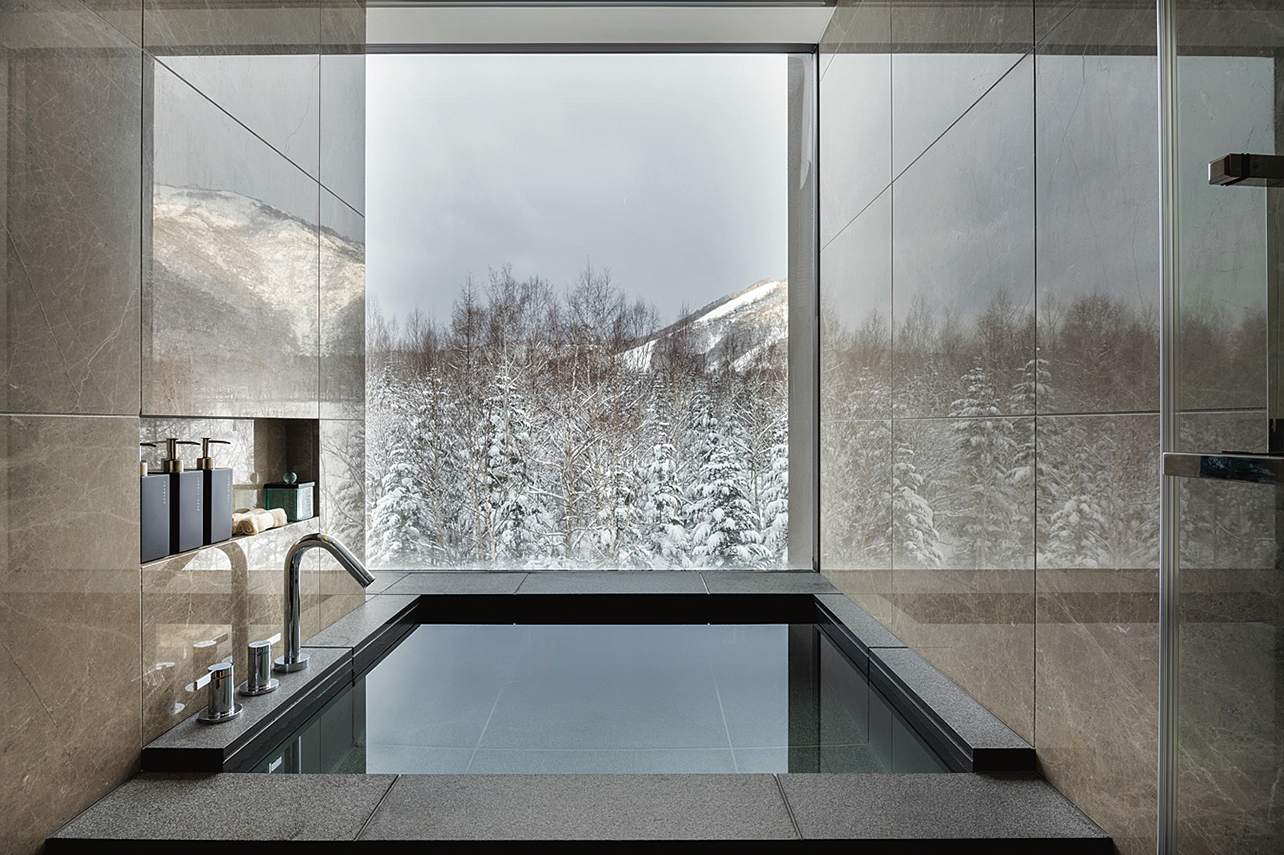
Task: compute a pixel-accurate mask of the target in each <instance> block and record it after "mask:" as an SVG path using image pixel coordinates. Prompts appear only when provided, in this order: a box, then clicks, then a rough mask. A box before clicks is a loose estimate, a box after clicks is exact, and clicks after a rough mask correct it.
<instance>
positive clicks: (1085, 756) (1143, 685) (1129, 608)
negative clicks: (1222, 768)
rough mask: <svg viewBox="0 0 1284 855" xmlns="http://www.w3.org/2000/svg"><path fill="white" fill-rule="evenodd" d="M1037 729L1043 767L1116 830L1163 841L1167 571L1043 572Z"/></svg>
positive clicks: (1129, 853)
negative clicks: (1162, 613) (1162, 584)
mask: <svg viewBox="0 0 1284 855" xmlns="http://www.w3.org/2000/svg"><path fill="white" fill-rule="evenodd" d="M1037 603H1038V606H1037V608H1038V611H1037V621H1038V644H1037V645H1036V646H1035V656H1036V662H1035V698H1036V699H1037V703H1036V706H1035V722H1036V727H1035V734H1034V742H1035V745H1036V747H1037V750H1038V756H1039V762H1040V768H1041V770H1042V772H1043V774H1044V775H1045V776H1046V777H1047V778H1048V780H1049V782H1051V783H1052V785H1053V786H1055V787H1056V788H1057V789H1058V790H1060V791H1061V793H1062V794H1063V795H1065V796H1066V797H1067V798H1069V799H1070V800H1071V801H1073V802H1074V803H1075V804H1076V805H1078V806H1079V807H1080V808H1081V809H1082V810H1083V811H1084V812H1085V813H1087V814H1088V815H1089V816H1091V817H1092V818H1093V820H1095V821H1096V822H1097V823H1098V824H1099V825H1101V826H1102V827H1103V828H1104V829H1106V831H1107V832H1108V833H1109V834H1110V835H1111V837H1112V838H1114V841H1115V845H1116V846H1117V847H1118V850H1119V852H1121V853H1123V855H1151V853H1153V852H1154V851H1155V843H1156V841H1155V828H1156V823H1157V820H1158V804H1159V794H1158V776H1159V770H1158V763H1157V759H1156V758H1157V757H1158V740H1159V733H1158V721H1159V572H1158V570H1157V569H1149V570H1136V571H1122V572H1121V571H1116V570H1110V571H1105V572H1102V571H1094V570H1084V569H1066V570H1043V569H1040V570H1039V573H1038V594H1037Z"/></svg>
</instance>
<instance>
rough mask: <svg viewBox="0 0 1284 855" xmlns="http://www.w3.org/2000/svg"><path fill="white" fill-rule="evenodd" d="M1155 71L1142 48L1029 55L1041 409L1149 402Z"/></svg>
mask: <svg viewBox="0 0 1284 855" xmlns="http://www.w3.org/2000/svg"><path fill="white" fill-rule="evenodd" d="M1153 15H1154V10H1153V4H1152V9H1151V20H1150V22H1149V27H1148V28H1146V29H1142V28H1140V27H1134V28H1133V29H1134V32H1136V35H1137V39H1138V40H1141V39H1142V38H1144V37H1145V36H1146V35H1149V36H1150V37H1151V38H1153V30H1154V20H1153ZM1084 17H1088V18H1091V17H1092V16H1084V15H1078V14H1076V15H1072V16H1071V17H1070V19H1069V20H1067V21H1066V22H1065V27H1064V28H1070V27H1071V25H1072V24H1074V23H1076V22H1078V21H1079V20H1080V19H1082V18H1084ZM1061 29H1062V28H1058V30H1057V31H1054V33H1053V34H1052V35H1051V36H1050V37H1049V41H1055V40H1056V38H1057V37H1058V36H1059V35H1060V31H1061ZM1108 35H1109V36H1110V37H1112V38H1118V34H1117V33H1110V34H1108ZM1057 47H1059V46H1057ZM1052 49H1053V48H1052V47H1049V48H1048V50H1052ZM1155 77H1156V59H1155V56H1154V55H1153V54H1151V55H1142V56H1112V55H1088V56H1084V55H1082V54H1077V53H1076V54H1071V55H1061V54H1056V53H1050V54H1044V55H1040V56H1039V57H1038V60H1037V69H1036V93H1037V98H1036V117H1035V124H1036V128H1037V132H1036V146H1037V152H1038V155H1039V156H1038V158H1037V162H1038V181H1037V191H1036V192H1037V194H1038V199H1039V217H1038V236H1037V247H1038V253H1037V255H1038V265H1039V269H1038V283H1039V320H1038V323H1039V355H1040V357H1042V358H1043V359H1044V360H1046V372H1047V377H1046V379H1045V381H1044V388H1043V390H1042V392H1043V394H1041V395H1040V397H1039V412H1041V413H1049V412H1051V413H1057V412H1075V413H1082V412H1112V411H1116V412H1117V411H1156V410H1158V409H1159V221H1158V219H1157V218H1156V217H1155V216H1154V212H1155V211H1157V210H1158V209H1159V198H1158V197H1159V185H1158V182H1156V181H1155V174H1154V170H1155V151H1154V148H1155V146H1154V140H1155V138H1156V134H1157V132H1158V131H1157V128H1156V124H1157V117H1156V113H1155V109H1154V93H1155V88H1156V85H1157V84H1156V81H1155ZM1070 105H1073V106H1072V108H1071V106H1070ZM1112 117H1113V118H1112ZM1121 117H1127V119H1126V120H1123V119H1122V118H1121Z"/></svg>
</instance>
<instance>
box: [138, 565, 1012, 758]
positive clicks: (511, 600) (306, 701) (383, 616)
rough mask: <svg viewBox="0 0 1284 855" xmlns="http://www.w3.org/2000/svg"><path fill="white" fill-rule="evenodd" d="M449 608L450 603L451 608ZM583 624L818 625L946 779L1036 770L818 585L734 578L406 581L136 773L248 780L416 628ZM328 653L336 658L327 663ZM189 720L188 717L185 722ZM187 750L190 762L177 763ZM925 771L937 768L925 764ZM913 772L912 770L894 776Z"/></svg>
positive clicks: (175, 739) (936, 677)
mask: <svg viewBox="0 0 1284 855" xmlns="http://www.w3.org/2000/svg"><path fill="white" fill-rule="evenodd" d="M657 576H658V577H661V578H659V579H657V581H655V582H652V583H647V584H643V585H642V586H641V587H639V584H638V583H637V582H636V581H635V580H638V579H653V578H655V577H657ZM692 579H694V580H695V581H696V583H697V586H696V587H695V588H691V587H690V586H689V585H683V586H680V587H678V588H675V587H673V586H672V585H669V584H667V582H666V580H692ZM461 595H462V596H461ZM442 596H445V597H446V600H442V599H441V597H442ZM456 596H457V597H458V599H457V600H455V601H454V602H448V601H447V600H451V599H454V597H456ZM773 598H774V599H773ZM620 610H623V612H622V613H621V611H620ZM585 614H600V615H602V618H601V619H602V620H605V621H607V622H613V621H615V620H618V619H620V618H621V617H623V618H624V619H625V622H632V621H637V622H641V623H649V622H655V623H676V624H686V623H702V622H705V621H707V620H710V619H712V618H713V616H714V615H723V619H724V620H727V619H730V620H732V621H734V620H737V619H742V620H749V621H750V622H755V621H757V620H762V619H766V620H769V621H788V622H790V623H804V624H805V623H811V622H816V623H818V624H821V625H823V627H824V632H825V634H826V636H827V638H828V639H829V640H830V641H831V642H832V643H833V644H835V645H838V647H839V648H841V649H842V650H843V651H844V652H845V654H846V656H847V657H848V658H850V659H851V660H852V662H854V663H855V664H856V666H857V668H858V669H859V670H860V671H861V672H862V673H865V674H867V675H869V677H870V679H871V681H873V682H874V683H875V684H876V685H877V686H878V687H879V689H880V690H881V691H882V692H883V693H884V695H885V696H886V697H887V698H889V699H891V702H892V703H893V705H895V706H896V708H897V709H899V710H900V711H901V712H902V714H904V715H906V716H907V717H908V718H909V719H910V720H912V721H914V722H916V723H917V724H916V727H918V728H920V730H921V732H922V733H923V738H924V739H926V740H928V741H929V742H930V743H931V744H933V745H934V746H936V750H937V751H938V752H942V756H943V757H945V758H946V762H947V764H948V765H949V767H950V768H954V769H959V770H973V769H976V770H983V769H1004V770H1018V771H1023V770H1029V769H1031V768H1033V765H1034V759H1033V753H1032V750H1031V748H1030V746H1029V744H1028V743H1026V742H1025V741H1024V740H1022V739H1021V738H1020V737H1019V736H1017V735H1016V734H1015V733H1014V732H1012V730H1011V729H1009V728H1008V727H1006V726H1005V725H1004V724H1003V723H1002V722H1000V721H999V720H998V719H996V718H995V717H994V716H993V715H992V714H990V713H989V712H988V711H986V710H985V709H984V708H983V707H982V706H981V705H980V704H978V703H977V702H976V701H974V700H972V699H971V698H970V697H969V696H968V695H967V694H966V693H965V692H963V691H962V690H960V689H959V688H958V687H957V686H955V685H954V684H953V683H951V682H950V681H949V680H948V679H947V678H946V677H945V676H944V675H942V674H941V673H940V672H939V671H937V670H936V669H935V668H933V667H932V666H931V665H930V664H928V663H927V662H926V660H924V659H923V658H922V657H921V656H920V655H919V654H917V653H915V652H914V651H912V650H909V649H908V648H906V647H905V645H904V644H903V643H902V642H901V641H900V640H899V639H897V638H896V637H894V636H892V635H891V634H890V633H888V632H887V631H886V630H885V629H884V628H883V627H882V626H881V625H880V624H879V623H878V622H877V621H875V620H874V619H873V618H872V617H871V616H870V615H869V614H868V613H866V612H864V611H863V610H862V609H861V608H860V607H859V606H857V605H856V604H855V603H853V602H852V601H851V600H849V599H848V598H846V597H844V596H843V595H842V594H840V593H838V592H836V591H835V590H834V588H833V587H832V586H831V585H829V584H827V583H826V582H825V580H824V579H823V577H820V576H818V575H816V574H810V573H787V572H777V573H761V572H758V573H754V572H731V571H725V572H709V573H660V574H652V573H643V574H614V573H611V574H604V573H588V572H585V573H565V572H557V571H545V572H534V573H494V572H492V573H472V572H461V571H452V572H448V573H434V572H415V573H409V574H406V575H405V576H404V577H403V578H402V579H400V580H399V581H398V582H397V583H396V584H394V585H392V586H390V587H388V588H387V589H386V591H385V593H382V594H379V595H374V596H371V597H369V598H368V600H367V602H366V603H365V604H364V605H363V606H361V607H360V608H357V609H354V610H353V611H351V612H350V613H348V614H347V615H345V616H344V617H342V618H341V619H339V620H337V621H335V622H334V623H333V624H331V625H330V626H328V627H327V628H325V629H324V630H322V631H320V632H317V633H315V634H310V635H309V637H308V640H307V643H306V645H305V647H306V648H307V650H308V651H313V650H316V649H322V650H326V651H330V652H329V653H327V654H326V657H322V658H323V659H324V662H325V663H329V664H327V665H326V667H325V668H324V669H318V670H317V671H316V672H315V674H314V676H308V675H307V672H306V671H305V672H299V673H300V674H302V675H304V676H303V677H302V678H301V679H302V680H303V681H304V682H302V683H300V682H298V681H297V680H296V681H294V682H292V683H291V688H290V691H289V692H286V693H283V694H281V695H280V696H279V697H276V696H275V695H274V697H275V699H274V700H271V701H266V702H261V703H260V702H258V701H255V711H254V714H253V715H247V716H246V717H245V719H244V720H238V723H237V724H236V726H229V727H226V728H224V727H219V728H205V727H200V726H198V725H197V723H196V722H195V721H193V720H191V719H190V718H189V719H186V720H185V721H184V722H183V723H182V724H181V725H179V726H176V727H174V728H172V729H170V730H169V731H167V732H166V733H165V734H164V735H162V736H160V737H158V738H157V739H155V740H154V741H153V742H151V743H150V744H149V745H148V746H147V747H146V749H145V751H144V756H143V765H144V768H147V769H153V770H165V771H210V770H214V769H218V768H226V769H239V768H244V766H245V764H246V763H249V762H251V761H252V759H253V758H252V757H250V754H251V753H253V752H254V751H257V750H258V748H261V747H264V743H265V742H271V741H272V737H269V736H268V735H265V734H266V733H268V732H270V733H272V734H275V737H274V738H276V739H279V738H280V736H282V735H284V734H285V733H286V732H288V731H289V730H290V729H291V728H292V727H293V724H289V723H288V722H296V723H297V721H298V720H300V719H301V718H304V717H306V715H307V714H308V711H309V710H312V709H314V708H316V707H317V706H318V705H320V704H321V703H323V702H324V700H325V698H327V697H328V696H329V694H330V693H332V692H333V691H334V689H335V687H337V686H338V685H339V684H341V683H344V682H350V681H351V680H352V679H353V678H354V677H355V676H356V675H358V674H361V673H364V672H365V671H367V670H368V669H369V668H370V667H371V666H372V665H373V664H374V663H375V662H377V661H378V660H379V659H380V658H381V657H382V656H383V655H384V654H385V653H386V652H387V651H388V650H389V649H390V648H391V647H393V646H395V645H396V644H398V643H399V642H400V641H401V640H402V638H403V637H404V636H405V635H406V633H407V631H408V630H409V629H411V628H413V627H414V626H415V625H416V624H418V623H438V622H445V623H462V624H471V623H478V622H481V623H485V622H492V621H496V622H500V623H508V622H512V621H516V622H517V623H523V622H526V621H528V620H534V621H535V622H544V621H548V620H553V621H556V622H564V621H565V622H571V623H576V622H579V620H581V619H582V618H581V617H580V616H582V615H585ZM753 616H756V617H753ZM201 629H204V628H203V627H202V628H201ZM336 652H337V653H339V654H342V657H343V658H339V659H335V658H333V657H334V654H335V653H336ZM327 657H328V658H327ZM220 658H221V657H220ZM336 669H337V670H336ZM313 684H315V685H313ZM303 707H305V708H306V709H301V708H303ZM191 711H192V710H191V709H189V710H188V711H187V713H186V715H189V716H190V714H191ZM276 717H280V718H281V720H278V718H276ZM251 743H253V745H255V746H257V747H256V748H254V749H253V750H251V749H250V748H249V747H248V746H249V745H250V744H251ZM187 748H190V749H191V750H192V751H193V752H195V753H192V754H187V755H185V754H184V753H183V752H184V750H186V749H187ZM211 751H214V752H215V753H214V754H211V753H210V752H211ZM185 757H186V759H184V758H185ZM220 764H225V765H222V766H220ZM925 768H932V769H936V768H938V767H937V766H936V765H935V763H932V764H929V766H928V767H925ZM913 770H914V767H913V766H912V764H911V766H910V767H908V768H905V769H896V770H895V771H913Z"/></svg>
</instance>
